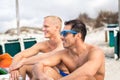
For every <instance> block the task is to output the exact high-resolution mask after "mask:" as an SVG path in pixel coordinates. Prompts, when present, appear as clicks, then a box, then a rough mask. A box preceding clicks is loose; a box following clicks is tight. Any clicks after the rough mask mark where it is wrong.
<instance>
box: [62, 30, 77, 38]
mask: <svg viewBox="0 0 120 80" xmlns="http://www.w3.org/2000/svg"><path fill="white" fill-rule="evenodd" d="M68 33H71V34H77V32H76V31H73V30H63V31H62V32H61V33H60V35H62V36H63V37H65V36H67V34H68Z"/></svg>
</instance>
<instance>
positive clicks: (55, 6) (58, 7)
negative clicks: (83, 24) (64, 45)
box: [0, 0, 118, 33]
mask: <svg viewBox="0 0 120 80" xmlns="http://www.w3.org/2000/svg"><path fill="white" fill-rule="evenodd" d="M15 1H16V0H0V33H2V32H5V31H6V30H8V29H10V28H16V4H15ZM18 1H19V16H20V26H30V27H34V26H35V27H41V26H42V23H43V18H44V17H45V16H48V15H55V16H59V17H61V18H62V20H63V21H67V20H70V19H75V18H77V17H78V16H79V14H80V13H87V14H88V15H89V16H90V17H92V18H95V17H96V16H97V15H98V13H99V11H101V10H107V11H113V12H117V11H118V0H18Z"/></svg>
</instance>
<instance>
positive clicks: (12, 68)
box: [9, 59, 24, 71]
mask: <svg viewBox="0 0 120 80" xmlns="http://www.w3.org/2000/svg"><path fill="white" fill-rule="evenodd" d="M23 62H24V59H23V60H21V61H20V62H18V63H17V64H13V65H11V66H10V68H9V69H10V71H13V70H16V69H18V68H20V67H21V66H23Z"/></svg>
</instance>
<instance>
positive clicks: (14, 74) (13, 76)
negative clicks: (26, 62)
mask: <svg viewBox="0 0 120 80" xmlns="http://www.w3.org/2000/svg"><path fill="white" fill-rule="evenodd" d="M18 77H19V71H18V70H14V71H11V72H10V80H18Z"/></svg>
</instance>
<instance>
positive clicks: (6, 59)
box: [0, 53, 12, 68]
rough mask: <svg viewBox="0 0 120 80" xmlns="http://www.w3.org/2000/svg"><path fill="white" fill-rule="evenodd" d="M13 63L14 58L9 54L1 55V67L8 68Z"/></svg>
mask: <svg viewBox="0 0 120 80" xmlns="http://www.w3.org/2000/svg"><path fill="white" fill-rule="evenodd" d="M11 63H12V57H11V56H10V55H9V54H8V53H4V54H2V55H0V67H2V68H6V67H9V66H10V64H11Z"/></svg>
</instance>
